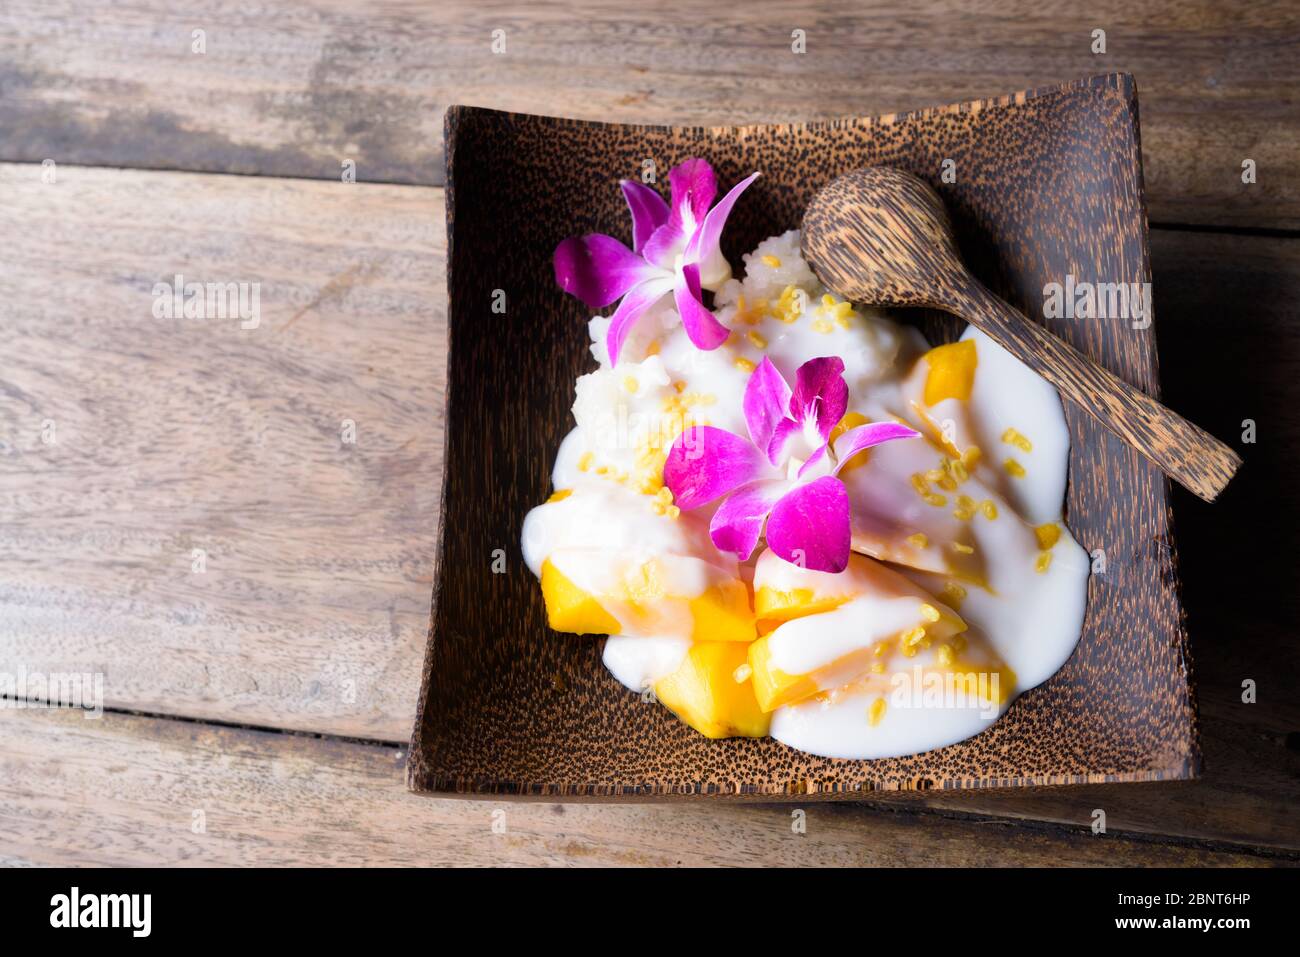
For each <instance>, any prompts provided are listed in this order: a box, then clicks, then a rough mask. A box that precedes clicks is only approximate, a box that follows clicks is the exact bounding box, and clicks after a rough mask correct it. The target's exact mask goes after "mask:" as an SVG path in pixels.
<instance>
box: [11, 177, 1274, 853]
mask: <svg viewBox="0 0 1300 957" xmlns="http://www.w3.org/2000/svg"><path fill="white" fill-rule="evenodd" d="M0 186H3V188H4V191H5V194H6V197H7V202H6V203H5V204H3V206H0V228H3V229H4V231H5V235H9V236H14V237H18V240H19V241H17V242H15V243H14V244H13V245H12V246H11V247H10V253H9V256H7V257H6V260H5V262H4V263H3V264H0V322H2V323H3V326H4V328H5V330H6V332H7V333H8V334H9V338H7V339H5V340H4V342H2V343H0V357H2V359H3V361H0V443H3V444H0V451H3V454H0V516H2V519H3V520H0V671H4V672H11V673H12V672H15V671H17V670H18V669H20V668H26V669H28V670H31V671H45V672H50V671H61V670H75V671H84V670H101V671H103V672H104V673H105V692H106V696H107V699H108V704H109V705H110V707H115V708H126V709H132V710H140V711H149V712H157V713H164V714H174V715H184V716H189V717H199V718H207V719H214V720H222V721H234V722H241V723H248V724H255V725H265V726H270V727H283V728H295V729H301V730H307V731H314V732H320V733H324V734H332V735H344V736H351V737H363V738H375V739H381V740H386V741H394V742H405V740H406V739H407V737H408V736H409V732H410V722H411V717H412V712H413V708H414V703H415V692H416V686H417V684H418V679H419V668H420V660H421V654H422V649H423V636H424V629H425V623H426V621H427V614H428V598H429V588H430V581H429V574H430V568H431V561H432V551H433V545H434V529H435V522H436V515H437V489H438V483H439V475H440V455H441V445H442V442H441V434H440V423H439V412H440V409H441V389H442V371H443V365H444V352H443V348H444V346H443V339H442V336H443V328H444V325H443V324H444V309H445V306H444V294H443V289H442V273H443V269H444V261H443V250H444V238H443V233H442V225H441V218H442V217H441V193H440V191H438V190H426V189H418V188H409V187H387V186H372V185H359V186H345V185H343V184H331V183H313V182H281V181H273V180H260V179H245V178H235V177H222V176H195V175H184V174H171V173H140V172H123V171H115V170H104V169H77V168H61V169H60V170H59V172H58V180H57V182H56V183H54V184H48V185H47V184H42V183H41V182H40V178H39V168H35V167H31V166H8V167H0ZM1153 257H1154V263H1155V278H1156V300H1155V301H1156V307H1157V313H1158V316H1159V328H1160V330H1161V334H1160V345H1161V352H1162V358H1163V360H1164V378H1165V382H1166V388H1167V397H1168V398H1169V400H1170V401H1171V402H1172V403H1173V405H1174V407H1175V408H1178V409H1180V410H1182V411H1185V412H1187V413H1188V414H1189V415H1190V416H1191V417H1192V418H1193V419H1194V420H1195V421H1198V422H1202V423H1204V424H1205V425H1206V426H1207V427H1209V428H1210V429H1211V430H1212V431H1215V432H1216V433H1217V434H1219V435H1220V436H1222V437H1224V438H1228V439H1232V438H1233V436H1234V430H1236V434H1239V432H1240V428H1239V423H1240V421H1241V419H1242V418H1245V417H1248V416H1253V417H1255V418H1257V419H1258V420H1259V424H1260V435H1261V438H1260V441H1259V443H1258V444H1257V445H1255V446H1247V447H1243V451H1244V453H1245V456H1246V460H1247V464H1246V468H1245V469H1244V470H1243V472H1242V474H1241V475H1240V476H1239V477H1238V478H1237V480H1235V481H1234V483H1233V485H1231V486H1230V487H1229V489H1228V491H1227V492H1226V493H1225V495H1224V497H1223V499H1222V500H1221V502H1220V503H1219V504H1217V505H1215V506H1204V505H1201V504H1200V503H1198V502H1195V501H1193V500H1192V499H1190V498H1186V499H1183V500H1180V502H1179V507H1178V510H1177V516H1176V517H1177V519H1178V531H1179V535H1180V553H1181V554H1182V556H1183V558H1182V565H1183V573H1184V576H1185V578H1186V580H1187V582H1188V585H1189V587H1188V588H1187V594H1186V596H1185V598H1186V604H1187V607H1188V610H1189V625H1190V631H1191V635H1192V640H1193V648H1194V653H1195V654H1196V659H1197V675H1198V679H1199V687H1200V695H1201V706H1202V718H1203V724H1204V735H1205V752H1206V766H1207V770H1206V777H1205V779H1204V780H1203V781H1201V782H1197V783H1195V784H1190V785H1186V786H1184V785H1171V786H1165V785H1159V786H1149V785H1137V786H1133V787H1122V788H1120V787H1114V788H1113V787H1102V788H1096V789H1068V790H1059V791H1058V790H1052V791H1046V792H1035V793H1024V792H1017V793H1008V794H934V793H930V794H926V795H922V796H921V797H920V798H919V799H920V800H923V801H924V802H926V803H928V804H930V805H931V806H933V807H936V808H941V809H943V810H945V811H947V812H952V813H970V814H990V815H996V816H999V817H1010V818H1024V819H1045V820H1052V821H1060V822H1067V823H1070V824H1075V825H1078V824H1087V823H1088V822H1089V821H1090V815H1091V812H1092V810H1093V809H1095V808H1098V807H1101V808H1103V809H1105V810H1106V811H1107V815H1108V818H1109V823H1110V826H1111V827H1112V828H1113V829H1119V830H1124V831H1132V832H1142V833H1147V834H1153V835H1159V834H1180V835H1185V836H1189V837H1195V838H1198V839H1204V840H1225V841H1238V842H1243V843H1258V844H1261V845H1267V846H1272V847H1283V848H1287V847H1296V846H1297V845H1298V844H1300V839H1297V831H1298V829H1300V825H1297V822H1296V819H1295V808H1296V807H1298V806H1300V774H1297V770H1300V758H1298V757H1297V754H1296V752H1295V751H1294V749H1293V748H1290V749H1289V748H1288V746H1287V741H1288V738H1287V735H1288V733H1289V732H1291V731H1293V730H1294V729H1295V728H1296V727H1297V726H1300V705H1298V704H1297V702H1296V695H1295V694H1294V691H1295V688H1294V676H1295V674H1297V673H1298V672H1300V667H1297V657H1298V656H1300V652H1298V651H1297V649H1296V648H1295V647H1294V645H1293V643H1288V642H1285V641H1282V640H1280V639H1279V638H1278V636H1284V635H1286V634H1288V633H1289V624H1288V623H1289V622H1293V621H1294V620H1295V618H1296V613H1297V611H1300V609H1297V608H1296V596H1295V594H1294V589H1293V588H1291V587H1290V585H1289V583H1288V582H1287V580H1286V579H1287V575H1288V573H1289V566H1288V565H1286V564H1285V563H1277V562H1270V561H1263V562H1251V563H1245V562H1235V561H1230V562H1225V561H1224V556H1238V555H1242V554H1253V553H1257V552H1258V549H1259V548H1260V543H1259V540H1258V535H1259V530H1260V529H1268V528H1278V529H1284V528H1287V527H1293V525H1294V509H1295V506H1294V504H1293V503H1292V500H1291V499H1290V498H1289V496H1288V495H1287V494H1286V490H1285V488H1284V487H1283V485H1282V477H1283V476H1286V475H1289V474H1292V473H1293V472H1294V467H1295V466H1296V465H1297V464H1298V463H1297V457H1298V456H1300V453H1298V452H1297V451H1296V450H1297V449H1300V435H1297V431H1298V430H1300V419H1298V418H1297V417H1296V416H1295V415H1294V414H1293V413H1292V414H1288V412H1287V410H1288V408H1293V407H1294V401H1293V400H1294V389H1295V386H1294V385H1293V384H1292V383H1294V382H1295V381H1297V379H1298V378H1300V361H1297V360H1298V356H1300V352H1298V351H1297V347H1296V345H1295V344H1294V341H1293V338H1292V337H1291V336H1290V335H1289V330H1291V329H1294V328H1295V326H1296V324H1297V322H1300V306H1298V305H1297V304H1298V303H1300V243H1297V242H1295V241H1290V240H1279V239H1266V238H1249V237H1234V236H1212V235H1206V234H1201V233H1194V232H1174V231H1160V230H1158V231H1156V232H1155V234H1154V235H1153ZM176 271H181V272H183V273H185V274H186V275H188V276H190V277H191V278H195V279H211V280H214V281H215V280H222V281H260V282H261V283H262V286H261V307H262V321H261V324H260V326H259V328H258V329H255V330H247V331H246V330H241V329H239V326H238V322H235V321H223V320H202V321H196V320H189V321H186V322H181V321H169V320H156V319H154V318H153V316H152V314H151V308H152V284H153V283H154V282H155V281H158V280H164V281H166V280H167V279H168V277H170V276H171V275H172V274H174V273H175V272H176ZM340 276H342V277H345V278H343V279H340V278H338V277H340ZM312 303H314V305H311V308H306V307H307V306H308V305H309V304H312ZM1210 342H1213V346H1212V347H1211V346H1209V345H1208V343H1210ZM1262 356H1268V357H1269V358H1268V361H1267V362H1262V361H1261V360H1260V357H1262ZM1208 372H1213V373H1214V375H1215V376H1216V377H1217V379H1216V381H1217V382H1218V384H1219V385H1220V386H1221V388H1220V389H1219V390H1218V391H1213V390H1207V389H1205V388H1204V382H1205V377H1206V375H1207V373H1208ZM1288 400H1292V401H1288ZM345 416H348V417H352V418H354V419H355V420H356V421H357V423H358V441H357V444H356V445H355V446H344V445H342V443H341V442H340V439H339V431H338V429H339V421H340V420H341V419H342V418H343V417H345ZM47 419H49V420H52V421H53V423H54V425H55V433H54V434H55V442H54V444H53V445H46V444H44V443H43V442H42V440H41V435H42V431H43V427H44V424H45V421H46V420H47ZM1288 523H1289V524H1288ZM193 548H204V549H205V550H206V551H207V553H208V560H207V569H208V570H207V572H206V573H203V574H195V573H193V572H192V571H191V567H192V560H193V559H192V549H193ZM1238 596H1242V597H1240V598H1238ZM1230 599H1237V600H1230ZM1244 678H1254V679H1255V680H1256V681H1258V682H1259V685H1260V699H1259V704H1256V705H1244V704H1242V703H1241V701H1240V684H1241V681H1242V680H1243V679H1244ZM909 799H910V798H908V797H906V796H905V797H904V798H902V800H909Z"/></svg>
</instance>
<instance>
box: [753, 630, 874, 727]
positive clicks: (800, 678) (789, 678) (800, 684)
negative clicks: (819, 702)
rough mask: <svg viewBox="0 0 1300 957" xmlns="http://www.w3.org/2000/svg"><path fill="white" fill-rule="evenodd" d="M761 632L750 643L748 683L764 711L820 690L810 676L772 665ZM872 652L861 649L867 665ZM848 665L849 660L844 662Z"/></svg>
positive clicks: (768, 650)
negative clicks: (791, 672) (760, 635)
mask: <svg viewBox="0 0 1300 957" xmlns="http://www.w3.org/2000/svg"><path fill="white" fill-rule="evenodd" d="M767 639H768V636H767V635H764V636H763V637H762V638H760V639H758V641H756V642H754V643H753V644H752V645H750V646H749V667H750V670H751V671H752V675H751V677H750V682H751V683H752V684H753V686H754V699H755V700H756V701H757V702H758V706H759V708H761V709H762V710H763V711H764V712H771V711H775V710H776V709H777V708H779V707H781V706H782V705H787V704H790V703H792V702H795V701H802V700H803V699H804V698H810V697H812V696H813V695H815V694H817V693H818V692H820V691H822V690H823V689H822V688H821V687H820V686H819V685H818V684H817V679H816V678H815V677H814V676H813V675H790V674H786V673H785V672H784V671H781V670H780V669H779V668H776V667H773V665H772V650H771V648H769V647H768V644H767ZM870 657H871V653H870V652H869V651H867V650H866V649H863V664H866V665H869V664H870ZM846 664H849V662H846Z"/></svg>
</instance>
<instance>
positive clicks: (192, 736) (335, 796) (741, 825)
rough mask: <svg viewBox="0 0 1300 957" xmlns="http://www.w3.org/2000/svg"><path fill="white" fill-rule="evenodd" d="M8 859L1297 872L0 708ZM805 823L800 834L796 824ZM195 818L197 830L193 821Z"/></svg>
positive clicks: (1253, 860) (949, 823) (1267, 856)
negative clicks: (467, 786) (679, 798)
mask: <svg viewBox="0 0 1300 957" xmlns="http://www.w3.org/2000/svg"><path fill="white" fill-rule="evenodd" d="M0 721H2V722H3V725H2V727H3V729H4V737H3V752H2V753H0V770H3V774H0V848H3V851H0V863H6V864H72V863H76V864H89V865H128V864H138V863H141V862H144V861H147V862H150V863H153V864H161V865H176V866H197V865H209V866H210V865H220V866H242V865H250V864H252V865H294V866H303V865H349V866H360V865H366V866H371V865H402V866H405V865H423V866H428V865H448V864H455V865H491V864H497V865H500V864H515V865H546V866H597V865H607V866H624V867H650V866H675V865H695V866H715V865H749V866H762V865H786V866H817V865H856V866H883V865H914V866H915V865H928V866H984V865H993V864H997V865H1002V866H1016V865H1041V864H1048V863H1050V864H1056V865H1087V866H1113V865H1118V864H1127V865H1136V866H1261V865H1264V866H1267V865H1279V864H1282V865H1292V866H1294V865H1295V864H1296V863H1297V861H1300V854H1295V853H1290V852H1277V851H1265V852H1257V851H1253V850H1252V849H1250V848H1244V847H1236V846H1232V845H1217V844H1203V843H1192V842H1185V841H1170V840H1164V839H1150V838H1145V837H1140V836H1136V835H1129V834H1124V833H1121V832H1120V831H1119V829H1118V828H1117V827H1116V826H1115V824H1114V823H1113V821H1112V823H1111V824H1110V826H1109V828H1108V833H1107V834H1105V835H1093V834H1091V832H1090V829H1089V827H1088V823H1090V822H1085V823H1082V824H1073V825H1072V826H1069V827H1061V826H1053V825H1035V826H1030V827H1025V826H1013V825H1012V824H1011V823H1010V822H1008V821H1005V820H996V819H990V818H988V817H986V816H984V815H981V814H978V813H961V812H945V813H942V814H940V813H933V812H929V811H926V810H924V809H920V808H906V807H894V808H888V807H850V806H831V805H812V806H809V807H807V808H790V807H774V806H766V807H764V806H757V805H752V806H739V805H715V806H704V805H698V804H697V805H687V804H676V805H632V806H614V805H550V804H541V803H531V802H525V803H505V802H480V801H456V800H429V799H424V798H420V797H417V796H415V795H411V794H408V793H406V791H405V790H404V789H403V787H402V784H401V776H402V760H403V754H402V752H401V751H400V750H399V749H398V748H388V747H379V746H373V745H364V744H356V743H347V742H339V741H330V740H321V739H317V738H312V737H307V736H298V735H284V734H271V733H262V732H254V731H240V730H234V729H228V728H216V727H212V726H208V725H202V724H198V725H195V724H190V723H186V722H177V721H161V720H154V719H148V718H137V717H129V716H124V715H107V716H105V718H104V719H103V720H101V721H87V720H85V719H84V718H82V717H80V716H79V715H78V714H75V713H71V712H66V711H65V712H7V713H4V714H3V715H0ZM793 811H802V812H803V818H804V820H803V824H804V827H805V832H804V833H802V834H799V833H796V832H795V830H794V829H793V828H792V823H793V821H794V817H793V816H792V812H793ZM200 823H201V829H200V830H199V831H198V832H197V833H196V831H195V828H196V826H197V825H198V824H200Z"/></svg>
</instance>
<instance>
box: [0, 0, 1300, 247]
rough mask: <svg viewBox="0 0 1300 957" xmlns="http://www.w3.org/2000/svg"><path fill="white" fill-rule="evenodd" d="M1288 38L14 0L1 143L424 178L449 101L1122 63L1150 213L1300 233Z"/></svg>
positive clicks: (1218, 17)
mask: <svg viewBox="0 0 1300 957" xmlns="http://www.w3.org/2000/svg"><path fill="white" fill-rule="evenodd" d="M195 29H203V30H205V31H206V53H202V54H196V53H193V52H192V43H193V41H192V31H193V30H195ZM795 29H799V30H803V31H804V32H805V37H806V52H805V53H803V54H794V53H793V52H792V49H791V44H792V38H791V34H792V31H793V30H795ZM1098 29H1101V30H1105V31H1106V52H1105V53H1104V54H1098V53H1094V52H1093V50H1092V47H1093V36H1092V34H1093V31H1094V30H1098ZM494 30H504V31H505V40H506V47H505V52H504V53H502V54H498V55H494V54H493V52H492V40H493V37H492V33H493V31H494ZM1297 44H1300V9H1297V7H1296V5H1295V4H1294V3H1293V2H1290V0H1251V2H1247V3H1245V4H1224V3H1221V2H1219V0H1155V2H1149V3H1142V4H1133V3H1127V2H1124V0H1099V2H1094V3H1088V4H1078V3H1070V2H1065V0H1050V2H1040V0H1007V2H1002V3H998V4H996V5H989V4H986V3H952V2H949V0H884V2H877V3H872V4H870V5H862V4H858V3H854V2H852V0H837V2H825V0H793V2H788V3H781V4H745V5H742V6H736V7H728V6H726V5H719V4H703V3H700V2H698V0H670V2H665V3H655V4H650V5H635V4H627V3H620V2H616V0H572V2H566V3H564V4H562V5H561V4H522V3H501V2H482V0H441V2H438V3H428V2H424V0H384V2H378V3H366V4H357V3H355V2H352V0H272V2H267V3H250V2H248V0H198V2H191V3H187V4H185V5H184V8H183V9H179V8H177V7H176V6H175V5H174V4H171V3H168V2H166V0H137V2H134V3H131V4H130V5H124V4H122V3H120V2H118V0H86V2H75V3H74V2H72V0H9V2H7V3H5V4H4V5H3V8H0V159H7V160H24V161H32V162H40V161H41V160H43V159H46V158H51V159H54V160H56V161H57V162H61V163H88V164H109V165H130V166H144V167H150V168H179V169H190V170H206V171H214V172H240V173H261V174H270V175H278V176H312V177H320V178H325V179H337V178H338V176H339V168H340V163H341V162H342V161H343V160H344V159H345V158H346V159H352V160H354V161H355V162H356V163H357V170H358V175H359V176H360V177H361V178H362V179H366V180H371V181H391V182H402V183H419V184H432V183H441V182H442V179H441V176H442V157H441V153H440V147H441V144H440V143H439V140H438V131H439V129H440V128H441V116H442V111H443V110H444V109H445V108H446V107H447V106H448V105H449V104H452V103H465V104H473V105H480V106H489V107H495V108H498V109H506V110H517V111H521V112H532V113H548V114H554V115H568V116H577V117H581V118H584V119H598V120H610V121H618V122H632V123H673V124H703V125H714V124H724V123H746V122H786V121H790V122H794V121H803V120H812V119H827V118H831V117H836V116H852V115H869V114H873V113H881V112H886V111H898V110H909V109H917V108H920V107H925V106H930V105H932V104H935V103H943V102H952V103H955V102H960V101H963V100H968V99H972V98H976V97H985V96H989V95H993V94H996V93H998V92H1001V91H1003V90H1007V89H1025V88H1033V87H1039V86H1045V85H1049V84H1053V83H1057V82H1060V81H1062V80H1067V79H1071V78H1074V77H1079V76H1084V75H1088V74H1093V73H1104V72H1112V71H1115V72H1130V73H1133V74H1135V75H1136V76H1137V78H1138V82H1139V84H1140V86H1141V90H1142V96H1143V104H1142V105H1143V117H1142V119H1143V146H1144V149H1145V151H1146V174H1147V185H1148V190H1149V198H1150V203H1151V215H1152V218H1153V220H1154V221H1157V222H1185V223H1214V224H1235V225H1253V226H1272V227H1287V228H1296V227H1298V226H1300V181H1298V180H1297V179H1296V177H1295V176H1293V175H1291V174H1292V167H1293V160H1294V157H1295V155H1296V154H1297V153H1298V152H1300V123H1298V122H1297V120H1298V119H1300V56H1297V55H1296V50H1297ZM1248 158H1249V159H1254V160H1255V161H1256V163H1257V164H1258V170H1259V173H1258V182H1257V183H1255V184H1254V185H1249V186H1248V185H1244V184H1243V183H1242V182H1241V164H1242V161H1243V160H1244V159H1248Z"/></svg>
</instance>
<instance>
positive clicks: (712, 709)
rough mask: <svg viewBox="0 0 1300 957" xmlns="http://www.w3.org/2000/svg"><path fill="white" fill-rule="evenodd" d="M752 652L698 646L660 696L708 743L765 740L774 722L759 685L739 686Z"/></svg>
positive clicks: (728, 645) (659, 685)
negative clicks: (714, 740) (764, 708)
mask: <svg viewBox="0 0 1300 957" xmlns="http://www.w3.org/2000/svg"><path fill="white" fill-rule="evenodd" d="M748 651H749V648H748V646H747V645H743V644H740V643H739V642H734V641H701V642H696V643H695V644H694V645H692V646H691V650H690V651H689V652H687V654H686V657H685V659H683V661H682V663H681V665H680V666H679V667H678V669H677V670H676V671H674V672H673V673H672V674H670V675H669V676H668V677H666V678H661V679H660V680H659V681H658V682H656V683H655V696H656V697H657V698H658V699H659V700H660V701H661V702H662V703H663V704H664V706H665V707H667V708H668V710H669V711H671V712H673V714H675V715H677V717H679V718H681V719H682V720H683V721H685V722H686V723H687V724H689V725H690V726H691V727H692V728H694V729H695V730H696V731H698V732H700V734H702V735H704V736H705V737H706V738H733V737H743V738H761V737H763V736H764V735H766V734H767V731H768V726H769V724H770V723H771V721H770V719H769V718H768V716H767V715H766V714H764V713H763V711H762V709H760V708H759V706H758V701H757V700H756V699H755V697H754V686H753V683H752V682H751V681H750V680H749V679H748V678H746V679H745V680H744V681H737V680H736V676H737V669H739V668H741V667H742V666H743V665H745V664H746V662H747V654H748ZM741 674H742V676H743V672H741Z"/></svg>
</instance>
